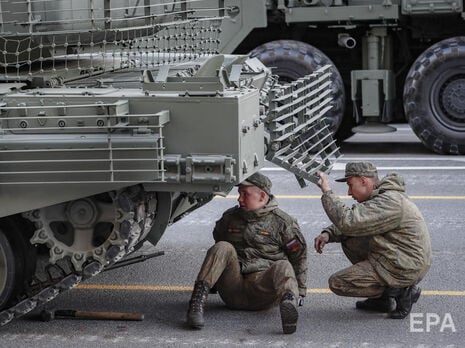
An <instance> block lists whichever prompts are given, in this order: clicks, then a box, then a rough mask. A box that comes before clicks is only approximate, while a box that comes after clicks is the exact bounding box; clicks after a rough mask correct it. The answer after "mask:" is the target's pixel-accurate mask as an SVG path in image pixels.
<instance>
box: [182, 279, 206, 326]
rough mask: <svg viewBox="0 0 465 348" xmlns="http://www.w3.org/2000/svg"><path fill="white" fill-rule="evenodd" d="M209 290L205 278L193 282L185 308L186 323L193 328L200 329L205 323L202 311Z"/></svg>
mask: <svg viewBox="0 0 465 348" xmlns="http://www.w3.org/2000/svg"><path fill="white" fill-rule="evenodd" d="M209 291H210V286H209V285H208V283H207V282H206V281H205V280H199V281H196V282H195V284H194V290H193V291H192V296H191V300H190V301H189V309H188V310H187V325H189V326H190V327H192V328H194V329H201V328H202V327H203V326H204V324H205V321H204V319H203V312H204V307H205V303H206V302H207V297H208V292H209Z"/></svg>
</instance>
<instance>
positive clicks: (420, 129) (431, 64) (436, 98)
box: [404, 37, 465, 155]
mask: <svg viewBox="0 0 465 348" xmlns="http://www.w3.org/2000/svg"><path fill="white" fill-rule="evenodd" d="M404 110H405V115H406V117H407V119H408V121H409V124H410V126H411V127H412V129H413V131H414V132H415V134H416V135H417V136H418V137H419V138H420V140H421V141H422V142H423V144H424V145H425V146H426V147H427V148H429V149H430V150H432V151H434V152H436V153H439V154H454V155H464V154H465V37H456V38H451V39H447V40H443V41H441V42H439V43H437V44H435V45H433V46H431V47H430V48H428V49H427V50H426V51H425V52H423V53H422V54H421V55H420V56H419V57H418V58H417V60H416V61H415V63H414V64H413V65H412V67H411V68H410V71H409V73H408V75H407V78H406V82H405V85H404Z"/></svg>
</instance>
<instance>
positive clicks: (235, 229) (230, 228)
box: [228, 227, 241, 233]
mask: <svg viewBox="0 0 465 348" xmlns="http://www.w3.org/2000/svg"><path fill="white" fill-rule="evenodd" d="M228 232H229V233H241V229H240V228H233V227H229V228H228Z"/></svg>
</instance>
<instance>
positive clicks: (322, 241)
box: [315, 232, 329, 254]
mask: <svg viewBox="0 0 465 348" xmlns="http://www.w3.org/2000/svg"><path fill="white" fill-rule="evenodd" d="M328 241H329V234H328V233H327V232H323V233H321V234H320V235H318V236H317V237H316V238H315V250H316V252H317V253H318V254H321V253H323V248H324V247H325V245H326V243H328Z"/></svg>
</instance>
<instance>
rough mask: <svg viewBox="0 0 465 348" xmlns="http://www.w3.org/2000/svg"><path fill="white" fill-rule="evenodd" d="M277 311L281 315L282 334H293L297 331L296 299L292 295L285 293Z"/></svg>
mask: <svg viewBox="0 0 465 348" xmlns="http://www.w3.org/2000/svg"><path fill="white" fill-rule="evenodd" d="M279 311H280V313H281V323H282V326H283V332H284V333H285V334H291V333H294V332H295V330H296V329H297V319H299V313H298V312H297V299H296V297H295V296H294V295H293V294H292V293H290V292H287V293H285V294H284V296H283V297H282V298H281V303H280V304H279Z"/></svg>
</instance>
